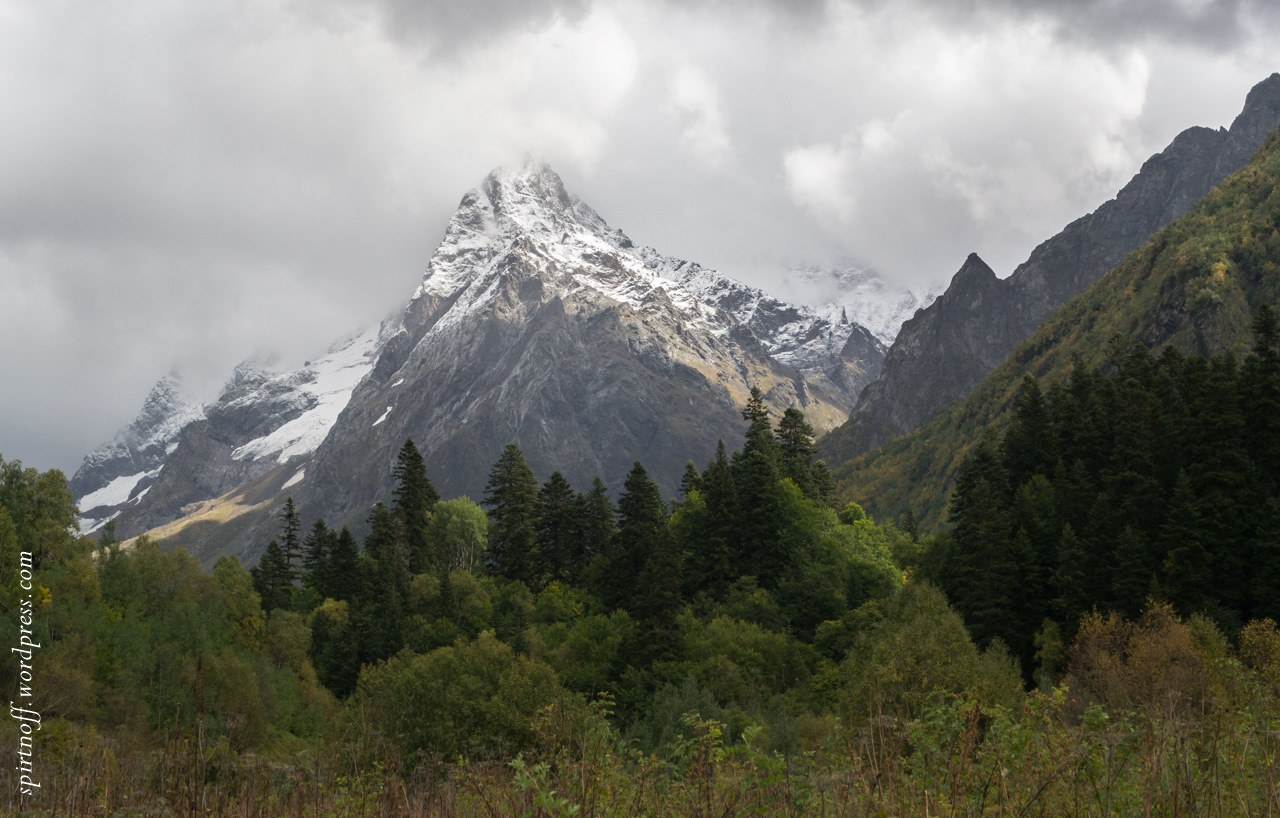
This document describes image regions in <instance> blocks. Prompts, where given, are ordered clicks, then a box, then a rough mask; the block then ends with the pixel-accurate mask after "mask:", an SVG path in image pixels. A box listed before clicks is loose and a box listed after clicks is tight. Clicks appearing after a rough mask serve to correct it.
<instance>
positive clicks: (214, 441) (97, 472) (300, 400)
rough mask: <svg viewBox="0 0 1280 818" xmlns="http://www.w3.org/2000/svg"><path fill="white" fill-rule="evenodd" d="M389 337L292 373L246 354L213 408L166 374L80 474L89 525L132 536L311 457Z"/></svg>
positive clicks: (349, 345) (342, 348)
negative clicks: (184, 393)
mask: <svg viewBox="0 0 1280 818" xmlns="http://www.w3.org/2000/svg"><path fill="white" fill-rule="evenodd" d="M382 340H383V339H382V338H381V337H380V335H379V332H378V330H377V329H374V330H371V331H368V332H364V333H361V334H359V335H356V336H353V337H349V338H346V339H343V340H342V341H339V342H338V343H337V344H335V345H334V346H333V347H332V348H331V349H330V350H329V352H328V353H327V354H326V355H325V356H323V357H322V358H320V359H318V360H317V361H315V362H309V363H307V364H306V365H304V366H303V367H302V368H301V369H298V370H295V371H291V372H283V373H277V372H273V371H272V370H271V369H270V367H269V364H268V363H267V362H263V361H258V360H250V361H246V362H244V363H242V364H240V365H239V366H237V367H236V369H235V370H234V372H233V373H232V375H231V377H230V379H229V380H228V381H227V383H226V385H225V386H224V387H223V389H222V392H221V394H220V395H219V396H218V398H217V400H216V401H214V402H213V403H211V404H209V405H208V406H199V405H197V404H195V403H192V402H191V401H190V400H184V399H183V398H182V397H181V395H180V393H179V392H178V391H177V386H176V385H177V384H178V381H176V380H175V379H174V378H172V377H169V378H166V379H164V380H161V382H160V383H159V384H157V385H156V387H155V389H153V390H152V392H151V395H149V396H148V398H147V401H146V403H145V404H144V405H143V408H142V411H141V412H140V413H139V415H138V417H137V418H136V419H135V420H134V421H133V422H132V423H131V424H130V425H129V427H128V428H126V429H125V430H124V431H122V432H121V433H120V434H118V435H117V436H116V439H115V440H114V441H112V442H111V443H109V444H107V445H105V446H103V447H101V448H99V449H98V450H96V451H95V452H94V453H92V454H90V455H89V456H88V457H86V458H85V462H84V464H83V465H82V466H81V467H80V469H79V470H78V471H77V472H76V474H75V476H74V477H73V478H72V479H71V481H70V488H71V491H72V494H73V496H75V497H76V499H77V502H78V504H79V507H80V514H81V525H82V530H86V531H89V532H92V531H94V530H96V529H97V528H99V527H101V525H102V524H104V523H105V522H106V521H107V520H108V519H115V520H116V527H117V531H118V533H119V535H120V536H133V535H136V534H139V533H141V532H143V531H146V530H148V529H151V528H153V527H155V526H158V525H163V524H164V523H168V522H170V521H172V520H174V519H175V518H177V517H179V516H181V515H182V514H183V513H184V510H190V507H192V506H196V505H199V504H200V503H203V502H205V501H209V500H212V499H213V498H216V497H219V496H220V495H223V494H225V493H226V492H228V491H231V490H233V489H235V488H237V487H239V486H242V485H244V484H246V483H248V482H250V481H253V480H256V479H258V478H261V477H262V476H264V475H266V474H268V473H270V472H272V471H273V470H276V469H278V468H279V467H280V465H281V464H283V463H287V462H290V461H291V460H294V459H297V458H301V457H305V456H307V455H309V454H310V453H311V452H313V451H315V449H316V447H317V446H319V444H320V441H321V440H323V439H324V437H325V435H326V434H327V433H328V430H329V429H330V428H331V427H332V426H333V423H334V421H336V420H337V416H338V413H339V412H340V411H341V410H342V409H343V407H344V406H346V403H347V401H348V400H349V399H350V397H351V393H352V391H353V390H354V388H355V385H356V383H358V382H359V380H360V379H361V378H363V377H364V375H365V374H367V373H368V371H369V370H370V369H371V368H372V366H373V362H374V357H375V356H376V353H377V351H378V349H380V346H379V344H380V343H381V342H382ZM133 441H139V442H145V446H140V445H138V444H137V443H133ZM135 450H137V451H138V454H137V455H133V456H127V455H129V454H131V453H132V452H133V451H135ZM126 500H127V502H126Z"/></svg>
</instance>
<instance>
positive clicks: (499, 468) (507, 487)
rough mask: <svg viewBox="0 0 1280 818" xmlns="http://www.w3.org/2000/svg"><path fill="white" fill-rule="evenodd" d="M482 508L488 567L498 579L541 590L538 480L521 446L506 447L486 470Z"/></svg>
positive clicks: (509, 445) (511, 445)
mask: <svg viewBox="0 0 1280 818" xmlns="http://www.w3.org/2000/svg"><path fill="white" fill-rule="evenodd" d="M483 504H484V505H486V506H488V507H489V548H488V551H487V552H486V554H485V560H486V562H487V564H488V568H489V570H490V571H492V572H493V573H495V574H497V575H498V576H503V577H507V578H508V579H518V580H521V581H523V582H525V583H526V584H529V585H533V586H535V587H540V586H539V583H538V582H537V581H536V577H535V574H536V573H537V572H538V570H539V566H538V557H537V553H536V547H537V533H536V530H535V526H536V524H537V517H538V480H537V478H536V477H534V475H533V470H532V469H530V468H529V464H528V463H526V462H525V459H524V454H523V453H522V452H521V451H520V447H519V446H517V445H516V444H514V443H509V444H507V447H506V448H505V449H503V450H502V456H501V457H499V458H498V461H497V462H496V463H494V464H493V468H492V469H490V471H489V483H488V484H487V485H486V486H485V496H484V503H483Z"/></svg>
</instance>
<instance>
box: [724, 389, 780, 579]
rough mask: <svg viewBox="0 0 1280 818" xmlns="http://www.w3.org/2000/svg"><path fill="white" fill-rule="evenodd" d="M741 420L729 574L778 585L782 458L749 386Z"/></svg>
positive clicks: (759, 401) (760, 399)
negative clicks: (743, 437) (745, 424)
mask: <svg viewBox="0 0 1280 818" xmlns="http://www.w3.org/2000/svg"><path fill="white" fill-rule="evenodd" d="M742 418H743V420H746V421H748V422H749V423H750V425H749V426H748V427H747V439H746V443H745V444H744V445H743V447H742V451H741V452H735V453H734V460H733V487H734V493H735V495H736V499H737V514H736V522H737V525H736V529H737V536H736V538H735V540H736V541H735V542H734V543H732V545H734V546H735V550H734V553H733V554H732V556H731V562H730V566H731V567H730V574H731V575H736V576H754V577H755V578H756V580H757V581H758V582H759V583H760V587H762V588H766V589H772V588H774V587H775V586H776V585H777V582H778V579H779V578H780V576H781V573H782V568H783V567H784V566H785V565H786V563H787V559H788V555H786V554H783V553H781V551H780V549H779V548H778V528H779V525H780V524H781V517H780V515H781V509H780V505H781V495H780V489H779V486H778V481H779V480H780V479H781V474H780V471H779V463H780V460H781V455H780V452H779V449H778V442H777V441H776V440H775V439H774V437H773V430H772V429H771V428H770V426H769V416H768V413H767V412H766V411H765V409H764V402H763V397H762V395H761V393H760V390H759V388H752V390H751V399H750V400H749V401H748V402H747V405H746V407H745V408H744V409H743V410H742Z"/></svg>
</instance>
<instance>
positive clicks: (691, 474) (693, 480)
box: [680, 460, 702, 502]
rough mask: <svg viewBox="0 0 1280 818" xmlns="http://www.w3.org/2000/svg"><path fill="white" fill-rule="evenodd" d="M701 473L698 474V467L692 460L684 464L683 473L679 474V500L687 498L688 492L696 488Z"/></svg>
mask: <svg viewBox="0 0 1280 818" xmlns="http://www.w3.org/2000/svg"><path fill="white" fill-rule="evenodd" d="M701 479H702V475H700V474H698V467H697V466H695V465H693V461H692V460H690V461H689V462H687V463H685V464H684V473H683V474H682V475H680V501H681V502H684V501H685V500H687V499H689V492H691V491H693V490H695V489H697V488H698V483H699V482H700V481H701Z"/></svg>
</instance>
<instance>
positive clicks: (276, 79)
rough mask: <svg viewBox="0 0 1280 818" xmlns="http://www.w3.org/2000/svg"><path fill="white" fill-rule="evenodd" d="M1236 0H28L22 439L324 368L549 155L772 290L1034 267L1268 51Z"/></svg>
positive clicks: (4, 159)
mask: <svg viewBox="0 0 1280 818" xmlns="http://www.w3.org/2000/svg"><path fill="white" fill-rule="evenodd" d="M1242 2H1243V6H1242V8H1244V9H1245V12H1244V13H1243V15H1244V16H1241V17H1238V18H1236V17H1231V16H1229V15H1225V16H1224V12H1223V10H1222V8H1219V7H1208V6H1206V7H1205V8H1202V9H1193V10H1191V11H1187V10H1185V9H1183V10H1175V11H1176V13H1174V11H1171V12H1169V13H1168V15H1167V16H1166V18H1161V20H1163V22H1162V21H1161V20H1156V21H1155V22H1154V23H1153V24H1152V26H1151V27H1150V31H1151V32H1154V33H1153V34H1138V33H1134V32H1142V31H1146V29H1143V28H1142V27H1140V26H1136V24H1135V25H1130V22H1132V21H1131V15H1129V13H1128V12H1126V11H1125V9H1124V8H1122V6H1124V5H1125V4H1115V3H1110V2H1109V1H1108V2H1106V3H1103V2H1101V1H1100V0H1099V2H1088V1H1086V2H1083V3H1081V4H1073V5H1076V6H1079V9H1078V14H1076V15H1075V16H1074V17H1073V16H1070V15H1063V14H1062V13H1061V12H1060V11H1059V10H1058V7H1057V5H1056V4H1053V3H1049V2H1048V0H1045V2H1043V3H1040V4H1037V3H1034V2H1033V3H1009V2H1006V1H1005V0H978V2H973V3H965V4H950V3H945V2H936V1H935V0H908V2H903V3H896V2H895V3H892V4H890V3H879V2H865V3H862V2H857V3H855V2H843V0H829V2H826V3H810V4H808V5H807V6H806V7H805V9H804V10H803V12H802V13H795V12H794V11H793V10H791V6H792V4H785V3H771V2H768V1H767V0H757V2H754V3H747V4H723V3H713V2H702V3H674V2H663V1H662V0H594V2H590V1H589V0H569V1H568V2H557V1H556V0H546V1H545V2H543V1H542V0H539V1H538V2H532V3H523V2H517V0H485V2H484V3H482V4H444V3H427V4H422V3H417V2H407V1H406V2H402V1H401V0H331V2H328V3H323V4H314V3H307V4H299V3H296V2H294V0H252V1H251V0H228V2H223V3H216V4H203V5H191V4H173V3H167V2H163V1H162V0H137V2H134V3H130V4H128V5H127V6H119V5H111V6H98V5H93V4H89V5H85V4H82V3H72V2H69V1H68V0H50V2H43V3H39V4H31V3H22V2H19V1H18V0H0V19H4V25H3V26H0V110H3V111H4V112H5V126H4V127H3V128H0V319H3V326H0V344H2V345H3V354H2V355H0V382H3V383H5V384H6V388H7V390H8V392H7V393H6V394H7V395H8V397H5V398H4V403H3V405H0V412H2V413H3V414H2V415H0V416H3V417H4V418H5V420H6V423H5V424H0V453H3V454H4V456H6V457H15V456H19V457H23V458H25V459H28V460H30V461H31V462H32V464H33V465H40V466H42V467H44V466H48V465H55V464H56V465H59V466H62V467H66V468H74V467H75V465H76V459H77V458H76V457H75V454H74V453H75V452H77V451H79V452H83V451H85V450H86V449H87V448H88V447H90V446H92V445H93V444H94V443H96V442H98V441H100V440H103V439H105V438H107V437H109V436H110V435H111V434H112V433H113V432H114V431H115V429H116V428H118V427H119V426H121V425H123V424H124V423H125V422H127V421H128V420H129V417H130V415H131V413H132V412H133V411H134V410H135V409H136V408H137V405H138V404H139V403H140V402H141V400H142V398H143V396H145V395H146V393H147V390H148V389H149V387H150V386H151V384H152V383H153V382H154V381H155V380H156V379H157V378H158V377H160V376H161V375H162V374H164V373H165V372H167V371H168V370H169V368H170V367H171V366H173V365H174V364H175V363H177V364H179V365H180V366H181V367H182V368H183V369H184V370H185V371H186V372H187V373H188V374H189V375H191V374H192V373H191V370H193V369H198V370H200V371H201V372H206V373H210V374H209V377H211V378H217V377H221V375H222V374H225V372H226V369H227V368H228V367H229V366H230V365H231V364H232V363H234V362H235V361H236V360H238V359H239V358H241V357H243V356H244V355H247V354H249V353H251V352H253V351H255V350H257V349H260V348H268V347H270V348H275V349H278V350H280V351H281V352H282V353H283V357H284V359H285V360H296V361H300V360H302V359H303V358H306V357H312V356H315V355H316V354H318V353H319V352H320V351H321V350H322V349H324V348H325V347H326V346H327V345H328V343H329V342H330V341H332V340H333V339H334V337H336V336H337V335H339V334H341V333H343V332H346V331H348V330H350V329H354V328H355V326H356V325H358V324H360V323H364V322H367V321H372V320H376V319H377V318H379V317H380V316H381V315H382V314H383V313H384V312H385V311H387V310H390V309H394V308H395V307H397V306H398V305H399V304H400V303H401V302H402V301H403V299H405V298H407V296H408V295H409V294H410V293H411V292H412V291H413V289H414V287H415V286H416V284H417V282H418V278H419V276H420V274H421V270H422V269H423V267H424V266H425V264H426V262H427V259H428V258H429V256H430V253H431V251H432V249H433V248H434V245H435V243H436V242H437V241H438V240H439V238H440V236H441V235H442V233H443V229H444V225H445V222H446V220H447V219H448V217H449V215H450V213H451V212H452V210H453V208H454V207H455V206H456V204H457V202H458V200H459V199H460V198H461V196H462V195H463V193H465V191H466V190H467V189H468V188H470V187H471V186H473V185H475V184H476V183H477V182H479V181H480V179H481V178H482V177H483V176H484V174H485V173H487V172H488V171H489V170H490V169H491V168H493V167H494V166H496V165H499V164H503V163H507V162H511V161H513V160H517V159H518V158H519V157H520V156H522V155H523V154H524V153H526V152H534V153H537V154H540V155H542V156H543V157H545V158H546V159H548V160H549V161H550V162H551V163H552V164H553V165H554V166H555V167H557V168H558V169H559V170H560V171H561V173H562V174H563V175H564V176H565V181H566V184H567V185H568V186H569V188H570V189H571V190H572V191H574V192H576V193H578V194H579V195H581V196H582V197H583V198H584V199H586V200H587V201H588V202H590V203H591V204H592V205H593V206H594V207H595V208H596V209H597V210H598V211H599V212H601V214H602V215H604V216H605V218H607V219H608V220H609V221H610V222H611V223H613V224H615V226H617V227H620V228H622V229H624V230H626V231H627V232H628V233H630V234H631V235H632V236H633V237H634V238H635V239H636V240H637V241H642V242H645V243H650V244H653V245H654V246H656V247H658V248H659V249H661V250H662V251H664V252H667V253H672V254H676V255H682V256H684V257H687V258H691V259H694V260H697V261H699V262H702V263H706V264H709V265H713V266H717V267H720V268H722V269H725V270H726V271H727V272H730V273H733V274H739V275H742V276H744V277H747V278H749V279H750V280H751V281H752V283H756V284H761V285H764V286H769V285H770V284H771V283H772V281H773V280H774V279H773V278H772V277H771V275H772V273H773V271H774V270H776V266H777V264H778V263H779V262H780V261H781V260H783V259H793V260H804V261H811V262H822V261H829V260H833V259H835V258H837V257H841V256H853V257H856V258H860V259H863V260H866V261H870V262H873V263H874V264H875V265H876V266H878V267H879V268H881V269H882V270H883V271H884V272H885V273H886V274H887V275H889V276H892V277H895V278H898V279H903V280H906V281H909V282H911V283H920V282H922V281H929V282H932V281H934V280H936V279H937V278H939V277H940V276H946V275H949V274H950V273H951V272H953V271H954V270H955V269H956V268H957V267H958V266H959V264H960V263H961V261H962V260H963V258H964V256H965V254H967V253H968V252H969V251H971V250H977V251H978V252H980V253H982V255H983V256H984V258H987V260H988V261H989V262H990V263H991V264H992V265H993V266H994V267H995V268H996V269H997V271H999V272H1002V273H1007V272H1009V271H1010V270H1011V269H1012V266H1013V265H1014V264H1016V263H1017V262H1018V261H1020V260H1022V259H1023V258H1025V256H1026V254H1027V253H1028V252H1029V251H1030V249H1031V248H1032V247H1033V246H1034V245H1035V244H1036V243H1037V242H1039V241H1041V240H1043V239H1044V238H1046V237H1047V236H1049V235H1051V234H1052V233H1053V232H1056V231H1057V230H1058V229H1060V228H1061V227H1062V226H1063V225H1064V224H1066V223H1067V222H1068V221H1070V220H1071V219H1072V218H1075V217H1076V216H1079V215H1081V214H1082V213H1084V212H1085V211H1087V210H1089V209H1092V208H1093V207H1096V206H1097V204H1099V203H1100V202H1101V201H1102V200H1104V199H1105V198H1107V197H1109V196H1111V195H1113V194H1114V192H1115V190H1116V189H1117V188H1118V186H1119V185H1120V184H1121V183H1123V181H1125V179H1127V178H1128V176H1129V175H1130V174H1132V173H1133V172H1134V171H1136V170H1137V166H1138V164H1139V163H1140V162H1141V161H1142V159H1143V158H1145V157H1146V156H1147V155H1149V154H1150V153H1152V152H1153V151H1155V150H1158V149H1159V148H1161V147H1163V145H1164V144H1166V143H1167V142H1168V141H1169V140H1170V139H1171V138H1172V137H1173V136H1174V135H1175V134H1176V133H1177V132H1178V131H1179V130H1181V129H1182V128H1185V127H1187V126H1190V125H1193V124H1204V125H1211V126H1217V125H1221V124H1227V123H1228V122H1229V120H1230V117H1231V116H1232V115H1233V114H1234V113H1235V112H1236V111H1238V110H1239V108H1240V105H1241V103H1242V101H1243V98H1244V93H1245V91H1247V89H1248V88H1249V87H1250V86H1251V85H1252V84H1253V83H1255V82H1257V81H1258V80H1260V79H1262V78H1263V76H1265V74H1266V73H1269V72H1270V71H1271V70H1274V69H1275V67H1276V66H1275V64H1274V63H1275V57H1274V42H1275V40H1276V33H1277V30H1278V26H1277V23H1276V15H1275V13H1274V12H1273V11H1270V10H1269V9H1268V7H1266V6H1265V5H1260V4H1258V3H1254V2H1252V0H1242ZM1141 5H1142V8H1143V9H1144V10H1145V13H1147V14H1148V15H1156V16H1158V15H1159V11H1160V10H1159V8H1158V5H1155V4H1152V3H1150V2H1143V3H1141ZM1219 6H1221V4H1219ZM784 7H785V8H784ZM957 7H963V13H961V12H958V11H956V10H955V9H956V8H957ZM780 9H781V10H780ZM1206 21H1207V22H1206ZM1241 21H1244V23H1241ZM1193 23H1195V24H1196V25H1193ZM1104 29H1106V30H1104ZM6 259H7V260H6ZM52 373H56V377H55V376H54V375H53V374H52ZM86 395H89V396H92V399H91V400H88V401H86V400H85V398H84V396H86Z"/></svg>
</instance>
